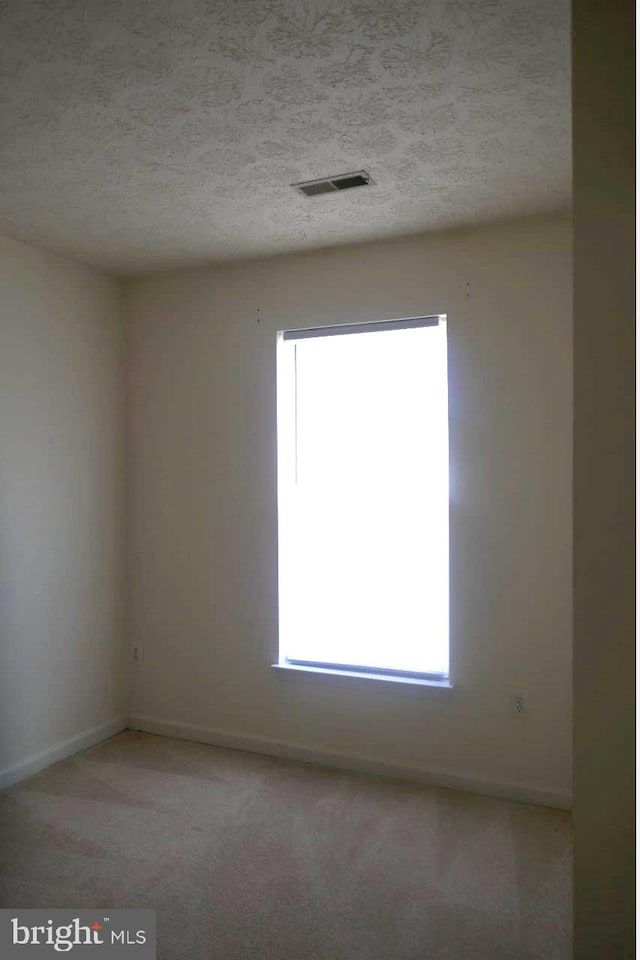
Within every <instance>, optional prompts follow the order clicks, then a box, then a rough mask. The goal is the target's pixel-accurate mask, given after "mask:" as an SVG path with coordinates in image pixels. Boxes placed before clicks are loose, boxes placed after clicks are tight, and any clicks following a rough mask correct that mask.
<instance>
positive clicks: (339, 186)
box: [291, 170, 373, 197]
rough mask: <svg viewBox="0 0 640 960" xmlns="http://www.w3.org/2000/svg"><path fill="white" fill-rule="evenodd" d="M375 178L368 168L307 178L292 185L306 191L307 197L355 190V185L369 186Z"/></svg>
mask: <svg viewBox="0 0 640 960" xmlns="http://www.w3.org/2000/svg"><path fill="white" fill-rule="evenodd" d="M372 183H373V180H372V179H371V177H370V176H369V174H368V173H367V172H366V170H357V171H356V172H355V173H342V174H340V176H338V177H324V178H323V179H322V180H307V181H305V182H304V183H292V184H291V186H292V187H295V188H296V190H299V191H300V193H304V195H305V197H319V196H321V195H322V194H323V193H337V192H338V191H340V190H353V189H354V187H368V186H369V185H370V184H372Z"/></svg>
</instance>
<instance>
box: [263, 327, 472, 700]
mask: <svg viewBox="0 0 640 960" xmlns="http://www.w3.org/2000/svg"><path fill="white" fill-rule="evenodd" d="M440 324H443V325H444V326H445V327H446V328H447V332H448V315H447V314H445V313H438V314H430V315H425V316H417V317H402V318H398V319H395V320H379V321H367V322H364V323H345V324H327V325H322V326H317V327H301V328H291V329H286V330H279V331H278V332H277V363H276V367H277V370H276V388H277V477H276V486H277V505H278V603H277V610H278V629H277V641H278V660H277V662H275V663H272V664H271V666H272V667H273V668H275V669H277V670H281V671H285V672H293V673H299V674H301V675H306V676H313V675H322V676H325V677H333V678H337V679H338V680H340V679H341V678H344V679H345V680H353V679H355V680H356V681H359V680H365V681H374V682H375V681H382V682H383V683H388V684H399V685H411V686H415V687H429V688H439V689H441V690H450V689H452V688H453V682H452V676H451V672H452V671H451V631H450V611H451V599H450V593H449V603H448V612H449V632H448V648H449V670H448V672H447V673H436V672H422V671H414V670H405V669H402V670H400V669H393V668H385V667H373V666H365V665H359V664H347V663H335V662H331V661H321V660H304V659H298V658H295V657H289V656H287V655H286V654H285V653H284V652H283V650H282V641H281V636H280V622H281V621H280V575H281V550H280V534H281V509H282V502H281V501H282V496H281V483H280V476H281V469H282V461H283V454H284V448H285V447H286V446H287V441H286V440H285V439H284V437H283V436H282V432H281V427H282V410H283V409H284V404H285V402H286V401H285V399H284V391H285V390H286V389H287V386H286V380H287V377H285V376H283V375H282V374H283V373H284V365H285V356H284V350H283V347H284V344H285V343H286V342H288V341H296V340H305V339H312V338H320V337H329V336H343V335H353V334H359V333H367V332H378V331H379V332H382V331H386V330H401V329H415V328H419V327H433V326H438V325H440ZM447 358H448V340H447ZM286 362H287V364H288V365H289V366H290V362H289V361H286ZM289 377H290V370H289ZM448 382H449V381H448V370H447V384H448ZM290 387H291V384H289V389H290ZM448 412H449V402H448V397H447V414H448ZM295 418H296V411H294V417H293V419H294V421H295ZM292 426H293V429H294V430H296V429H297V424H295V425H292V424H290V425H289V429H291V427H292ZM285 432H286V431H285ZM288 445H289V447H290V448H291V449H295V441H294V443H293V444H291V443H290V442H289V444H288ZM450 503H451V501H450V492H449V511H450ZM449 523H450V521H449ZM448 541H449V568H450V535H449V537H448ZM448 582H449V585H450V575H449V576H448Z"/></svg>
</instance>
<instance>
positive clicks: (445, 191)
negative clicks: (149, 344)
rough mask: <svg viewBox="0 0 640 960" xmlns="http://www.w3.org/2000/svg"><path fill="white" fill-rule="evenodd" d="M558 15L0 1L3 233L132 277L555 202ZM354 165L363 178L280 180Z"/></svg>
mask: <svg viewBox="0 0 640 960" xmlns="http://www.w3.org/2000/svg"><path fill="white" fill-rule="evenodd" d="M569 18H570V10H569V0H0V43H1V47H2V49H1V56H0V232H3V233H6V234H9V235H10V236H14V237H17V238H19V239H24V240H26V241H29V242H33V243H36V244H40V245H42V246H45V247H48V248H50V249H53V250H58V251H60V252H63V253H67V254H70V255H72V256H75V257H77V258H79V259H81V260H84V261H86V262H89V263H94V264H97V265H100V266H103V267H105V268H107V269H110V270H114V271H116V272H120V273H124V274H136V273H144V272H149V271H151V270H155V269H158V268H163V267H172V266H180V265H183V264H189V263H202V262H206V261H213V260H223V259H229V258H233V257H246V256H256V255H261V254H267V253H277V252H280V251H291V250H300V249H309V248H312V247H318V246H333V245H335V244H340V243H348V242H352V241H357V240H366V239H379V238H384V237H391V236H398V235H402V234H407V233H415V232H418V231H421V230H428V229H434V228H441V227H445V226H451V225H456V224H469V223H474V222H481V221H486V220H489V219H494V218H503V217H507V216H512V215H520V214H527V213H534V212H541V211H549V210H554V209H558V208H560V207H563V206H566V205H567V204H568V203H569V200H570V79H569V72H570V23H569ZM361 168H364V169H366V170H367V171H368V172H369V173H370V174H371V176H372V177H373V179H374V180H375V186H372V187H366V188H360V189H358V190H355V191H353V192H351V193H341V194H336V195H330V196H323V197H318V198H315V199H306V198H305V197H303V196H301V195H299V194H297V193H296V192H295V191H294V190H293V189H292V188H291V187H290V186H289V184H290V183H292V182H295V181H300V180H311V179H314V178H316V177H321V176H324V175H331V174H339V173H344V172H349V171H351V170H358V169H361Z"/></svg>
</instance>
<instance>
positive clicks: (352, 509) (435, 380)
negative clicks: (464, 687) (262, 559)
mask: <svg viewBox="0 0 640 960" xmlns="http://www.w3.org/2000/svg"><path fill="white" fill-rule="evenodd" d="M278 524H279V545H278V554H279V560H278V568H279V621H280V623H279V627H280V629H279V633H280V664H281V665H300V666H308V667H314V666H315V667H331V668H333V669H339V670H347V671H348V670H355V671H356V672H365V673H366V672H373V673H387V674H389V675H391V676H394V675H396V674H403V675H408V676H413V675H416V674H417V675H422V676H425V677H426V678H430V679H445V678H446V677H447V676H448V673H449V444H448V411H447V333H446V320H445V318H444V317H425V318H417V319H411V320H396V321H389V322H386V323H370V324H357V325H345V326H337V327H324V328H318V329H314V330H290V331H285V332H284V333H280V334H279V342H278Z"/></svg>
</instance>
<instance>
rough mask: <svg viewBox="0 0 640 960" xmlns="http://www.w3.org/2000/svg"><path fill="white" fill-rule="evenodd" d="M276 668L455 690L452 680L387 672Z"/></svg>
mask: <svg viewBox="0 0 640 960" xmlns="http://www.w3.org/2000/svg"><path fill="white" fill-rule="evenodd" d="M271 666H272V667H273V669H274V670H284V671H286V672H287V673H292V674H307V675H309V674H320V675H321V676H324V677H331V678H334V679H344V680H356V681H363V682H365V683H372V682H373V683H384V684H396V685H400V686H410V687H428V688H431V689H436V690H453V684H452V683H451V680H425V679H422V678H421V677H410V676H407V677H403V676H398V675H394V674H385V673H366V671H360V670H358V671H356V670H334V669H332V668H331V667H306V666H302V665H300V664H296V663H272V664H271Z"/></svg>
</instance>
